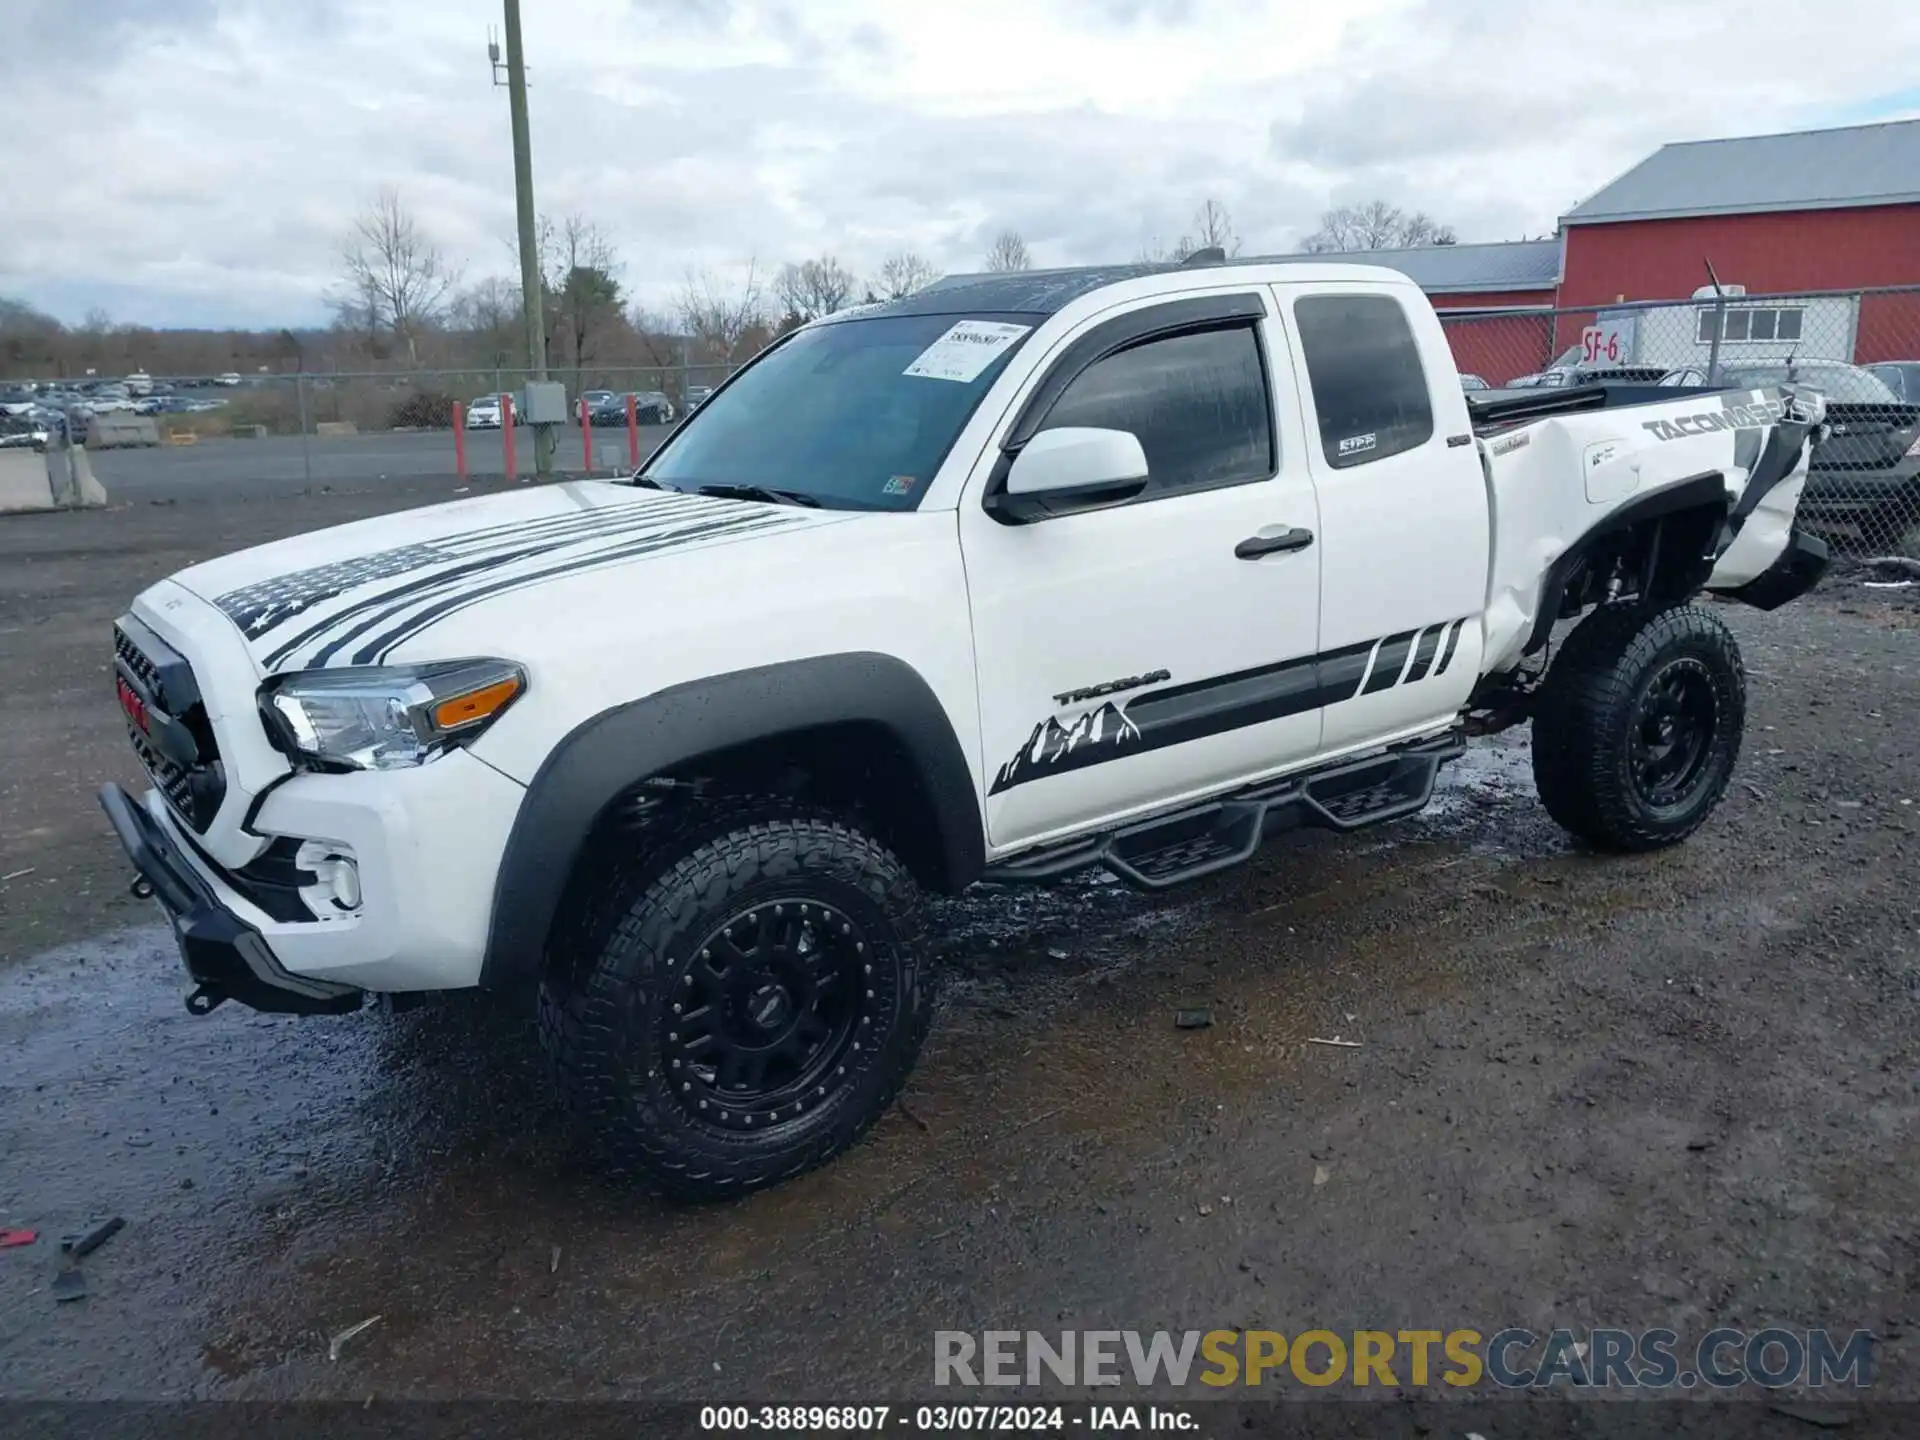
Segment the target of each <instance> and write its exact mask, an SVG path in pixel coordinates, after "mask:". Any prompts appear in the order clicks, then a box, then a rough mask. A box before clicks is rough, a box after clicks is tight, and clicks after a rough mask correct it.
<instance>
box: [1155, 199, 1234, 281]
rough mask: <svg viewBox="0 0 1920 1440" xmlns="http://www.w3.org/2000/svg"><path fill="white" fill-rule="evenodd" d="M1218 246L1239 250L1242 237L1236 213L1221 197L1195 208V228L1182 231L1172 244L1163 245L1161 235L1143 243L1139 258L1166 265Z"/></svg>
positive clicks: (1227, 250) (1229, 252) (1226, 250)
mask: <svg viewBox="0 0 1920 1440" xmlns="http://www.w3.org/2000/svg"><path fill="white" fill-rule="evenodd" d="M1210 249H1218V250H1220V251H1221V253H1223V254H1226V255H1238V254H1239V253H1240V237H1239V235H1237V234H1236V233H1235V232H1234V228H1233V216H1232V215H1231V214H1230V213H1228V210H1227V207H1226V206H1225V205H1222V204H1221V203H1220V202H1219V201H1218V200H1214V199H1207V200H1204V201H1202V202H1201V204H1200V208H1199V209H1198V210H1196V211H1194V212H1193V229H1192V230H1191V231H1189V232H1188V233H1187V234H1185V235H1182V236H1181V237H1180V238H1179V239H1178V240H1176V241H1174V242H1173V244H1172V245H1163V244H1161V242H1160V237H1159V236H1157V235H1156V236H1155V237H1154V238H1153V239H1152V240H1150V241H1148V242H1147V243H1146V244H1144V245H1142V246H1141V247H1140V256H1139V258H1140V260H1141V262H1142V263H1143V264H1148V265H1163V264H1166V263H1167V262H1168V261H1172V262H1175V263H1178V262H1179V261H1182V260H1185V259H1186V258H1187V257H1188V256H1189V255H1191V254H1193V253H1194V252H1195V251H1197V250H1210Z"/></svg>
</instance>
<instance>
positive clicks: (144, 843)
mask: <svg viewBox="0 0 1920 1440" xmlns="http://www.w3.org/2000/svg"><path fill="white" fill-rule="evenodd" d="M100 805H101V808H102V809H104V810H105V811H106V812H107V822H108V823H109V824H111V825H112V826H113V833H114V834H115V835H116V836H117V837H118V838H119V840H120V844H121V847H122V848H123V849H124V850H125V851H126V852H127V858H128V859H129V860H131V861H132V862H133V868H134V869H135V870H137V871H139V873H140V878H139V879H138V880H136V881H135V882H134V886H133V889H134V893H135V894H136V895H141V896H151V897H152V898H153V899H155V900H158V901H159V902H160V906H161V908H162V909H163V910H165V911H166V912H167V918H168V919H169V920H171V921H172V922H173V934H174V939H175V940H176V941H177V942H178V943H179V946H180V958H181V960H182V961H183V962H184V963H185V965H186V967H187V974H188V975H189V976H191V977H192V979H193V980H194V982H195V986H196V988H195V989H194V991H193V992H192V994H190V995H189V996H188V997H187V1008H188V1009H189V1010H191V1011H193V1012H194V1013H195V1014H196V1015H204V1014H206V1013H207V1012H208V1011H209V1010H211V1009H213V1008H214V1006H216V1005H218V1004H220V1003H221V1002H222V1001H223V1000H238V1001H239V1002H240V1003H241V1004H242V1005H245V1006H247V1007H249V1008H250V1009H254V1010H263V1011H266V1012H268V1013H270V1014H277V1015H346V1014H351V1013H352V1012H353V1011H355V1010H358V1009H359V1008H360V1005H361V1002H362V1001H363V999H364V998H365V996H364V994H363V992H362V991H360V990H357V989H355V988H353V987H352V986H349V985H339V984H335V983H333V982H331V981H326V980H311V979H307V978H304V977H301V976H297V975H290V974H288V973H287V971H286V970H285V969H283V968H282V967H281V965H280V963H279V961H278V960H276V959H275V958H274V955H273V951H272V950H270V949H269V948H268V947H267V942H266V941H265V940H264V939H262V938H261V935H260V932H259V931H257V930H255V929H254V928H253V927H252V926H250V925H248V924H247V923H246V922H245V921H243V920H242V919H241V918H240V917H239V916H238V915H236V914H235V913H234V912H233V911H232V910H231V909H230V908H229V907H228V906H227V905H226V904H225V903H223V902H222V900H221V898H220V897H219V896H218V895H217V894H215V893H214V889H213V887H212V886H211V885H210V884H208V883H207V882H206V880H205V879H203V878H202V877H201V875H200V872H199V871H198V870H197V869H196V868H195V867H194V865H193V862H192V861H191V860H189V859H188V858H187V855H186V853H185V851H184V850H183V848H182V847H181V845H180V844H179V842H178V841H176V840H175V839H174V838H173V837H172V836H171V835H169V834H168V833H167V832H166V830H165V829H163V828H162V827H161V825H160V823H159V822H158V821H157V820H155V819H154V818H153V817H152V816H151V815H150V814H148V813H147V811H146V810H145V809H143V808H142V807H141V806H140V805H138V804H136V803H135V802H134V800H133V799H132V797H130V796H129V795H128V794H127V792H126V791H124V790H122V789H121V788H120V787H119V786H118V785H108V786H106V787H105V788H104V789H102V790H101V792H100Z"/></svg>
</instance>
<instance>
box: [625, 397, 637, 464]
mask: <svg viewBox="0 0 1920 1440" xmlns="http://www.w3.org/2000/svg"><path fill="white" fill-rule="evenodd" d="M627 464H628V465H630V466H631V467H632V468H633V469H635V470H638V469H639V468H640V397H639V396H638V395H635V394H634V393H633V392H632V391H631V390H629V391H628V392H627Z"/></svg>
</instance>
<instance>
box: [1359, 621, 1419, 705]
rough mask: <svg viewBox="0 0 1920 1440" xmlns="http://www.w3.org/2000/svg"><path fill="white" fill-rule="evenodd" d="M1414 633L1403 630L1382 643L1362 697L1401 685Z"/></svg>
mask: <svg viewBox="0 0 1920 1440" xmlns="http://www.w3.org/2000/svg"><path fill="white" fill-rule="evenodd" d="M1414 633H1415V632H1413V631H1412V630H1403V631H1401V632H1400V633H1399V634H1398V635H1389V636H1388V637H1387V638H1386V639H1385V640H1382V641H1381V642H1380V655H1379V658H1378V659H1376V660H1375V661H1374V662H1373V673H1372V674H1371V675H1369V676H1368V677H1367V685H1366V688H1365V689H1364V690H1362V691H1361V692H1360V693H1361V694H1362V695H1371V694H1373V693H1374V692H1375V691H1378V690H1385V689H1388V688H1389V687H1391V686H1394V685H1397V684H1399V683H1400V671H1401V668H1402V667H1403V666H1405V665H1406V663H1407V651H1408V650H1409V649H1411V648H1412V646H1413V637H1414Z"/></svg>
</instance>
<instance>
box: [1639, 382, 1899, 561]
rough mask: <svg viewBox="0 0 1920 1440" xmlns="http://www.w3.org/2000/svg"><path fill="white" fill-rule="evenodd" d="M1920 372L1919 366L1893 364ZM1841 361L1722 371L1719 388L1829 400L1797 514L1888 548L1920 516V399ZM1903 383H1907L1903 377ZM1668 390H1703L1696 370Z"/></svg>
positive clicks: (1815, 524)
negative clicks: (1804, 391)
mask: <svg viewBox="0 0 1920 1440" xmlns="http://www.w3.org/2000/svg"><path fill="white" fill-rule="evenodd" d="M1896 364H1902V365H1907V366H1908V368H1909V369H1910V370H1912V371H1920V363H1912V362H1896ZM1887 368H1892V367H1888V366H1876V367H1874V368H1873V369H1870V370H1869V369H1863V368H1861V367H1860V366H1858V365H1848V364H1845V363H1843V362H1841V361H1838V360H1799V361H1790V362H1776V363H1771V364H1764V365H1727V366H1723V367H1721V370H1720V375H1719V381H1718V384H1717V385H1716V386H1715V387H1714V388H1716V389H1726V390H1760V389H1767V388H1771V387H1774V386H1779V385H1804V386H1807V387H1809V388H1810V389H1814V390H1818V391H1819V392H1820V393H1821V394H1822V395H1823V396H1825V397H1826V402H1827V427H1826V432H1825V435H1824V437H1823V438H1821V439H1820V440H1818V441H1817V442H1816V443H1815V444H1814V447H1813V451H1812V458H1811V460H1810V461H1809V463H1808V466H1807V488H1806V492H1805V494H1804V495H1803V496H1802V497H1801V501H1800V510H1801V513H1802V514H1803V515H1805V516H1806V518H1807V522H1808V524H1809V525H1811V526H1813V527H1815V528H1817V529H1822V530H1824V531H1826V532H1827V533H1849V534H1850V533H1853V532H1857V533H1858V534H1859V536H1860V538H1862V539H1864V540H1867V541H1869V542H1882V541H1885V542H1892V541H1897V540H1899V539H1901V538H1902V536H1903V535H1904V534H1905V532H1906V531H1908V530H1909V529H1911V528H1912V527H1913V522H1914V517H1915V515H1916V514H1917V513H1920V401H1915V400H1910V399H1904V398H1902V396H1903V394H1904V392H1901V393H1896V392H1895V391H1894V390H1893V389H1892V388H1891V387H1890V386H1889V385H1888V383H1887V381H1886V379H1885V377H1884V376H1883V375H1881V374H1880V373H1879V372H1880V371H1881V370H1882V369H1887ZM1900 378H1901V380H1902V382H1903V384H1904V383H1905V381H1906V379H1907V378H1908V377H1907V376H1905V375H1902V376H1901V377H1900ZM1660 383H1661V384H1662V385H1664V386H1669V387H1686V386H1704V385H1706V384H1707V376H1706V372H1704V371H1703V370H1701V369H1700V368H1699V367H1698V366H1686V367H1684V368H1682V369H1679V370H1670V371H1668V372H1667V373H1666V374H1665V375H1663V376H1662V377H1661V379H1660Z"/></svg>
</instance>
